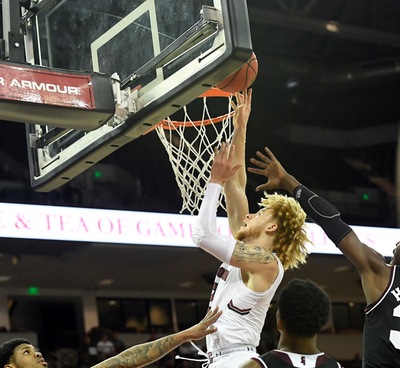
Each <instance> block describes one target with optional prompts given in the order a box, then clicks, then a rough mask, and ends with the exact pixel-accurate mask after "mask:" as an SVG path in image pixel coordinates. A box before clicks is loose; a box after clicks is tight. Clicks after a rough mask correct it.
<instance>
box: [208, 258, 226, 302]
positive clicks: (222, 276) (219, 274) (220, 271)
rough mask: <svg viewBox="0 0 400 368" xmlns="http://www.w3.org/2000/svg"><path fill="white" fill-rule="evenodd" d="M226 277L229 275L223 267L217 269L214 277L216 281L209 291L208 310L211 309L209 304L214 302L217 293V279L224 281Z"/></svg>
mask: <svg viewBox="0 0 400 368" xmlns="http://www.w3.org/2000/svg"><path fill="white" fill-rule="evenodd" d="M228 275H229V271H228V270H227V269H226V268H225V267H222V266H221V267H220V268H219V269H218V272H217V275H216V277H215V279H216V280H215V281H214V284H213V287H212V289H211V295H210V301H209V302H210V304H209V306H208V309H211V302H212V301H213V300H214V296H215V292H216V291H217V287H218V281H217V279H220V280H224V281H226V279H227V278H228Z"/></svg>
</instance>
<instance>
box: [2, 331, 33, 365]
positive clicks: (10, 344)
mask: <svg viewBox="0 0 400 368" xmlns="http://www.w3.org/2000/svg"><path fill="white" fill-rule="evenodd" d="M21 344H29V345H32V344H31V342H30V341H29V340H26V339H22V338H16V339H12V340H8V341H6V342H4V343H3V344H2V345H1V346H0V368H4V366H5V365H6V364H8V363H10V360H11V357H12V356H13V355H14V349H15V348H16V347H17V346H19V345H21Z"/></svg>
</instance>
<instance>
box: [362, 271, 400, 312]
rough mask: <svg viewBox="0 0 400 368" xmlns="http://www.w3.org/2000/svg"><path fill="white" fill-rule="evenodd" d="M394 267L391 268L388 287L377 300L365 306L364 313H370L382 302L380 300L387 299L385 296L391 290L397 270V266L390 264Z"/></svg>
mask: <svg viewBox="0 0 400 368" xmlns="http://www.w3.org/2000/svg"><path fill="white" fill-rule="evenodd" d="M390 267H391V268H392V269H391V270H390V276H389V281H388V283H387V286H386V289H385V291H384V292H383V293H382V295H381V296H380V298H379V299H378V300H377V301H376V302H373V303H371V304H368V305H367V306H366V307H365V308H364V313H365V314H368V313H369V312H371V310H372V309H374V308H375V307H376V306H377V305H378V304H380V302H381V301H382V300H383V299H385V296H386V295H387V293H388V292H389V290H390V289H391V287H392V285H393V282H394V277H395V271H396V267H395V266H390Z"/></svg>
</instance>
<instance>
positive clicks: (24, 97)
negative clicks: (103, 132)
mask: <svg viewBox="0 0 400 368" xmlns="http://www.w3.org/2000/svg"><path fill="white" fill-rule="evenodd" d="M0 99H3V100H13V101H20V102H30V103H36V104H44V105H51V106H65V107H75V108H81V109H94V108H95V107H96V106H95V102H94V94H93V87H92V78H91V76H90V74H86V75H85V74H82V73H80V74H73V73H72V72H70V73H68V74H66V73H65V74H64V73H62V72H57V71H52V70H49V69H46V68H38V67H34V66H31V67H30V66H18V65H15V64H7V63H1V64H0Z"/></svg>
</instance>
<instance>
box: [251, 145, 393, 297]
mask: <svg viewBox="0 0 400 368" xmlns="http://www.w3.org/2000/svg"><path fill="white" fill-rule="evenodd" d="M265 152H266V154H263V153H261V152H259V151H258V152H257V154H256V155H257V158H251V159H250V162H251V163H252V164H253V165H255V167H249V168H248V171H249V172H251V173H254V174H258V175H262V176H265V177H266V178H267V182H266V183H264V184H262V185H260V186H258V187H257V188H256V190H258V191H260V190H270V189H278V188H281V189H285V190H286V191H288V192H290V193H291V194H293V196H294V197H295V198H296V200H297V201H298V202H299V203H300V204H301V206H302V208H303V209H304V211H305V212H306V214H307V215H308V217H310V218H311V219H312V220H314V221H315V222H316V223H317V224H319V225H320V226H321V227H322V229H323V230H324V231H325V233H326V234H327V235H328V237H329V238H330V239H331V240H332V242H333V243H334V244H335V245H336V246H337V247H338V248H339V249H340V250H341V251H342V252H343V254H344V255H345V256H346V257H347V258H348V259H349V261H350V262H352V263H353V265H354V266H355V267H356V268H357V269H358V270H359V272H360V273H361V274H362V275H363V278H365V279H368V280H371V282H368V283H367V284H366V285H364V293H365V296H366V298H367V302H373V301H376V300H377V299H378V297H379V296H380V295H381V293H382V292H383V290H384V288H385V287H386V281H387V277H388V268H387V265H386V263H385V261H384V258H383V257H382V256H381V255H380V254H379V253H377V252H375V251H374V250H373V249H372V248H370V247H368V246H367V245H365V244H363V243H362V242H361V241H360V240H359V238H358V237H357V235H356V234H355V233H354V231H352V229H351V228H350V227H349V226H348V225H347V224H346V223H345V222H343V221H342V219H341V216H340V213H339V211H338V210H337V208H336V207H335V206H334V205H333V204H331V203H330V202H328V201H327V200H325V199H324V198H321V197H319V196H318V195H317V194H315V193H314V192H312V191H311V190H309V189H308V188H307V187H305V186H303V185H302V184H301V183H300V182H299V181H298V180H297V179H296V178H295V177H294V176H292V175H290V174H288V173H287V172H286V170H285V169H284V168H283V166H282V165H281V163H280V162H279V161H278V159H277V158H276V157H275V155H274V154H273V153H272V151H271V150H269V149H268V148H265Z"/></svg>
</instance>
